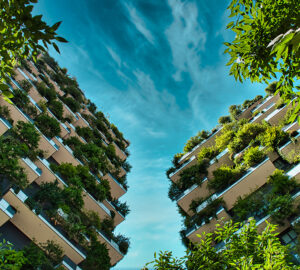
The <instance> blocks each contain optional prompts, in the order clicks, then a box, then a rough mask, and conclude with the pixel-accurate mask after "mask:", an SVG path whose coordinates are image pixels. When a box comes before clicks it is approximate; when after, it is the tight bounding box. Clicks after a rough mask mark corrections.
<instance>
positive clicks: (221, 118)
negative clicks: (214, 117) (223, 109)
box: [218, 115, 231, 125]
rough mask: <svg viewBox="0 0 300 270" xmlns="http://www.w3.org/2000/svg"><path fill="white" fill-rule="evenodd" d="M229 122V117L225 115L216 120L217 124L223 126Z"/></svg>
mask: <svg viewBox="0 0 300 270" xmlns="http://www.w3.org/2000/svg"><path fill="white" fill-rule="evenodd" d="M230 122H231V118H230V116H228V115H226V116H221V117H220V118H219V119H218V123H219V124H221V125H223V124H226V123H230Z"/></svg>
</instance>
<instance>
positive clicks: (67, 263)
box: [55, 256, 81, 270]
mask: <svg viewBox="0 0 300 270" xmlns="http://www.w3.org/2000/svg"><path fill="white" fill-rule="evenodd" d="M59 266H63V267H65V268H67V269H68V270H81V268H80V267H79V266H77V265H76V264H75V263H74V262H73V261H72V260H71V259H70V258H69V257H68V256H64V257H63V260H62V262H61V263H60V264H59V265H57V266H56V267H55V268H58V267H59Z"/></svg>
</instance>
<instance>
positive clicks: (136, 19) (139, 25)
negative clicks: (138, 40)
mask: <svg viewBox="0 0 300 270" xmlns="http://www.w3.org/2000/svg"><path fill="white" fill-rule="evenodd" d="M125 7H126V8H127V10H128V13H129V15H130V19H131V21H132V23H133V24H134V25H135V27H136V29H137V30H138V31H139V32H140V33H141V34H142V35H143V36H144V37H145V38H146V39H147V40H148V41H149V42H150V43H151V44H152V45H154V44H155V38H154V37H153V35H152V33H151V32H150V31H149V30H148V29H147V27H146V25H145V22H144V21H143V19H142V17H141V16H140V14H138V12H137V10H136V9H135V8H134V7H132V6H129V5H128V4H125Z"/></svg>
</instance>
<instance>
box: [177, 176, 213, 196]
mask: <svg viewBox="0 0 300 270" xmlns="http://www.w3.org/2000/svg"><path fill="white" fill-rule="evenodd" d="M206 179H207V178H206ZM203 181H205V180H203ZM197 187H198V185H197V184H194V185H192V186H191V187H190V188H188V189H186V190H185V191H184V192H182V193H181V194H180V195H179V196H178V197H177V198H176V201H177V202H178V201H180V200H181V199H182V198H183V197H185V196H186V195H188V194H189V193H190V192H192V191H193V190H194V189H195V188H197Z"/></svg>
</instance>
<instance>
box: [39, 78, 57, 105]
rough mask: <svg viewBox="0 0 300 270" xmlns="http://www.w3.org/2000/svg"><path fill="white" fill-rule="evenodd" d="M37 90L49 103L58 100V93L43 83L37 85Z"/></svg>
mask: <svg viewBox="0 0 300 270" xmlns="http://www.w3.org/2000/svg"><path fill="white" fill-rule="evenodd" d="M36 89H37V90H38V92H39V93H40V94H41V95H42V96H43V97H45V98H46V99H47V100H48V102H49V103H51V102H52V101H53V100H55V99H56V98H57V95H56V92H55V90H54V89H53V88H49V87H47V86H46V85H45V83H43V82H38V83H36Z"/></svg>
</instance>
